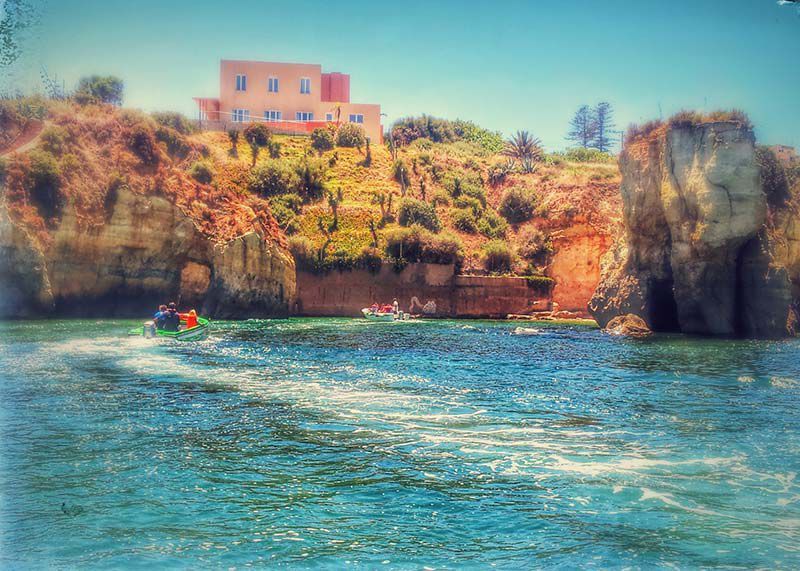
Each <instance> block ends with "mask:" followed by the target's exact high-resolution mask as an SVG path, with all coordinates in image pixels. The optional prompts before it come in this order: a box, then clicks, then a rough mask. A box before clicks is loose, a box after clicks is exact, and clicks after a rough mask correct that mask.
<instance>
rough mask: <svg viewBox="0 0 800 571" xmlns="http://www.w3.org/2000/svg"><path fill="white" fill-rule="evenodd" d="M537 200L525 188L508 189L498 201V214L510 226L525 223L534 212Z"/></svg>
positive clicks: (530, 191)
mask: <svg viewBox="0 0 800 571" xmlns="http://www.w3.org/2000/svg"><path fill="white" fill-rule="evenodd" d="M537 202H538V198H537V196H536V194H535V193H534V192H533V191H532V190H530V189H528V188H525V187H513V188H509V189H508V190H506V191H505V192H504V193H503V196H502V198H501V199H500V209H499V210H500V214H501V215H502V216H503V217H504V218H505V219H506V220H508V221H509V222H510V223H512V224H519V223H521V222H527V221H528V220H530V219H531V218H533V215H534V213H535V212H536V204H537Z"/></svg>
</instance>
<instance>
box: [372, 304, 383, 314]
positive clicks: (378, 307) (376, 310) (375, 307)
mask: <svg viewBox="0 0 800 571" xmlns="http://www.w3.org/2000/svg"><path fill="white" fill-rule="evenodd" d="M380 310H381V306H380V305H378V304H377V303H373V304H372V305H370V306H369V312H370V313H373V314H375V313H378V312H379V311H380Z"/></svg>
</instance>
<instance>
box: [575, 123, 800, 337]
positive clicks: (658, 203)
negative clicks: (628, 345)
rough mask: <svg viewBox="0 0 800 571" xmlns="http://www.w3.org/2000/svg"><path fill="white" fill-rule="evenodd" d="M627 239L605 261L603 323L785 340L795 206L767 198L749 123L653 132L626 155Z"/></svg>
mask: <svg viewBox="0 0 800 571" xmlns="http://www.w3.org/2000/svg"><path fill="white" fill-rule="evenodd" d="M620 170H621V173H622V182H621V185H620V190H621V194H622V201H623V223H624V233H623V236H622V237H621V238H620V239H619V240H618V241H617V243H616V244H615V245H614V247H613V248H612V249H611V251H609V253H608V254H606V255H605V256H604V258H603V261H602V273H601V281H600V284H599V285H598V287H597V289H596V291H595V293H594V296H593V297H592V299H591V301H590V303H589V310H590V312H591V313H592V315H593V316H594V317H595V319H596V320H597V321H598V323H599V324H600V325H601V326H605V325H606V324H607V323H608V322H609V321H610V320H611V319H612V318H614V317H616V316H618V315H625V314H634V315H637V316H639V317H642V318H643V319H644V320H645V322H646V323H647V325H648V326H649V327H650V328H651V329H653V330H655V331H681V332H685V333H692V334H703V335H721V336H745V337H779V336H784V335H787V334H791V333H792V332H793V321H794V319H795V317H794V310H793V299H794V297H795V296H794V295H793V294H792V282H793V281H794V282H795V283H800V280H798V278H800V273H798V271H797V270H798V267H797V266H798V261H800V257H798V253H800V252H798V251H797V248H796V246H795V244H796V242H795V241H794V240H795V236H794V235H795V233H796V230H795V228H796V226H797V224H796V223H795V220H796V216H795V214H794V208H793V206H792V205H791V200H789V201H788V202H787V201H774V200H769V199H770V192H771V189H770V188H767V187H766V186H765V182H764V176H763V172H762V168H761V165H760V163H759V160H758V156H757V149H756V146H755V138H754V136H753V132H752V129H751V127H750V126H749V124H747V123H745V122H743V121H741V120H717V121H714V120H692V121H680V122H679V121H673V122H670V123H669V124H666V125H655V126H651V129H650V130H649V131H647V132H645V133H640V134H639V135H638V136H636V137H633V138H632V140H630V141H629V143H628V145H627V148H626V149H625V151H624V152H623V153H622V155H621V157H620Z"/></svg>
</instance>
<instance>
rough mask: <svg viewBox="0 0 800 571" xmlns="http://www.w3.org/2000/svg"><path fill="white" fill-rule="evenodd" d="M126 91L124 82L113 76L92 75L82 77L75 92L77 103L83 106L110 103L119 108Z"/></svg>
mask: <svg viewBox="0 0 800 571" xmlns="http://www.w3.org/2000/svg"><path fill="white" fill-rule="evenodd" d="M124 91H125V84H124V83H123V81H122V80H121V79H120V78H118V77H114V76H113V75H92V76H89V77H82V78H81V80H80V81H79V82H78V89H77V90H76V91H75V101H77V102H78V103H80V104H82V105H86V104H89V103H109V104H111V105H116V106H117V107H119V106H120V105H122V96H123V93H124Z"/></svg>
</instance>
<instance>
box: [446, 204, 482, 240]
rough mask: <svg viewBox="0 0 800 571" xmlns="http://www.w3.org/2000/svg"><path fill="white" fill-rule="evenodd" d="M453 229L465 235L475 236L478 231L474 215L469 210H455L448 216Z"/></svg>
mask: <svg viewBox="0 0 800 571" xmlns="http://www.w3.org/2000/svg"><path fill="white" fill-rule="evenodd" d="M450 217H451V220H452V222H453V228H455V229H456V230H458V231H460V232H466V233H467V234H475V233H476V232H477V231H478V221H477V220H476V219H475V213H474V212H473V211H472V210H471V209H469V208H455V209H453V210H452V213H451V215H450Z"/></svg>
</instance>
